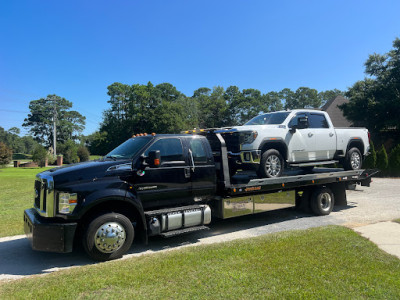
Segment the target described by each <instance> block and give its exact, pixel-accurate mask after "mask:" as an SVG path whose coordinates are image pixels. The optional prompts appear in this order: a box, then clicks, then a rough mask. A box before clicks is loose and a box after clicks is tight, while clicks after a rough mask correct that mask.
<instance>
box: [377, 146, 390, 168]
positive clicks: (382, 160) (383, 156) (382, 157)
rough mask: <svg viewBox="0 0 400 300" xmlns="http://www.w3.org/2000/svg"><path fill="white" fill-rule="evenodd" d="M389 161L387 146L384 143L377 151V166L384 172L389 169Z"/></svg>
mask: <svg viewBox="0 0 400 300" xmlns="http://www.w3.org/2000/svg"><path fill="white" fill-rule="evenodd" d="M388 164H389V161H388V156H387V153H386V149H385V146H383V145H382V147H381V149H379V151H378V152H377V153H376V166H377V167H378V169H379V170H381V172H382V173H383V174H384V173H385V171H386V170H387V167H388Z"/></svg>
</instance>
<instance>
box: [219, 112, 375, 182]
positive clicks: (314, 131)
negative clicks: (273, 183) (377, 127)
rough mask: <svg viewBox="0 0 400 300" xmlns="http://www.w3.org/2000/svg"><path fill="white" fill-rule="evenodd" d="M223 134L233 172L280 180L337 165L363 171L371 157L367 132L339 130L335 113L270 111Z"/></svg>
mask: <svg viewBox="0 0 400 300" xmlns="http://www.w3.org/2000/svg"><path fill="white" fill-rule="evenodd" d="M218 132H220V133H222V134H223V136H224V139H225V141H226V144H227V148H228V153H229V155H230V158H231V162H233V163H231V166H232V168H238V169H249V168H253V169H255V170H256V171H257V173H258V176H259V177H262V178H264V177H267V178H273V177H279V176H281V175H282V172H283V170H284V168H285V167H301V168H304V169H312V168H313V167H314V166H316V165H325V164H334V163H336V162H340V163H341V164H342V165H343V167H344V168H345V169H346V170H357V169H360V168H361V166H362V162H363V158H364V156H365V155H367V154H368V153H369V132H368V130H367V129H366V128H334V127H333V124H332V122H331V120H330V117H329V115H328V114H327V113H326V112H323V111H319V110H306V109H301V110H292V111H278V112H273V113H266V114H263V115H259V116H257V117H255V118H253V119H251V120H250V121H249V122H247V123H246V124H245V125H243V126H236V127H232V128H224V129H221V130H219V131H218Z"/></svg>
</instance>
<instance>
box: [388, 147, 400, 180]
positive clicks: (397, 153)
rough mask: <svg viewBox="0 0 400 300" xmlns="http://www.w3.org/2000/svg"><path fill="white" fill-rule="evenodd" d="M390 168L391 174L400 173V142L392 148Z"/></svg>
mask: <svg viewBox="0 0 400 300" xmlns="http://www.w3.org/2000/svg"><path fill="white" fill-rule="evenodd" d="M389 162H390V164H389V170H390V173H391V175H394V176H399V175H400V144H398V145H397V146H396V147H394V148H393V149H392V151H391V152H390V155H389Z"/></svg>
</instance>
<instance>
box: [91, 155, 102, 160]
mask: <svg viewBox="0 0 400 300" xmlns="http://www.w3.org/2000/svg"><path fill="white" fill-rule="evenodd" d="M101 157H103V156H101V155H90V156H89V160H96V159H99V158H101Z"/></svg>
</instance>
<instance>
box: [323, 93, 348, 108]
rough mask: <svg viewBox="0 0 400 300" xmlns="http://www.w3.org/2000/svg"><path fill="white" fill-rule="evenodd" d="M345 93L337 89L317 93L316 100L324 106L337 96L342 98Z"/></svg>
mask: <svg viewBox="0 0 400 300" xmlns="http://www.w3.org/2000/svg"><path fill="white" fill-rule="evenodd" d="M344 95H345V93H344V92H343V91H341V90H338V89H333V90H327V91H323V92H319V93H318V98H319V99H320V100H321V105H322V106H323V105H325V103H326V102H328V101H329V100H332V99H335V98H336V97H337V96H344Z"/></svg>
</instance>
